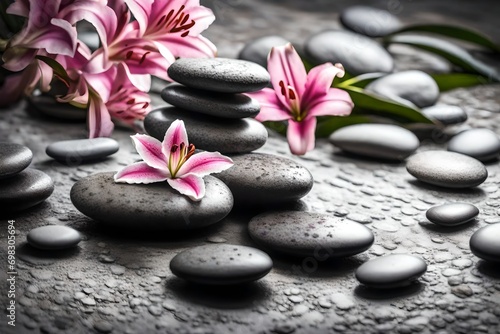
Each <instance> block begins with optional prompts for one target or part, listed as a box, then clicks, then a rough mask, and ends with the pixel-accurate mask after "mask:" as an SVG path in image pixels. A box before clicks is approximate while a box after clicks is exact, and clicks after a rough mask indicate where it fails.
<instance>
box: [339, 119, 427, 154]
mask: <svg viewBox="0 0 500 334" xmlns="http://www.w3.org/2000/svg"><path fill="white" fill-rule="evenodd" d="M330 142H331V143H332V144H333V145H335V146H337V147H339V148H341V149H342V150H344V151H346V152H350V153H355V154H359V155H362V156H366V157H371V158H379V159H388V160H404V159H405V158H406V157H408V156H409V155H410V154H412V153H414V152H415V151H416V150H417V148H418V146H419V145H420V141H419V140H418V138H417V136H415V135H414V134H413V133H412V132H411V131H409V130H406V129H405V128H402V127H400V126H397V125H391V124H356V125H350V126H346V127H343V128H341V129H339V130H337V131H335V132H334V133H333V134H332V135H331V136H330Z"/></svg>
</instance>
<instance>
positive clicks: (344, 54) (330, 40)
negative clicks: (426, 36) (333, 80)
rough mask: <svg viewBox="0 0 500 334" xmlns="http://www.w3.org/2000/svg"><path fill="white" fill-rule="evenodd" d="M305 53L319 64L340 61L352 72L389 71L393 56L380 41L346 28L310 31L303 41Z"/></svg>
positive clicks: (356, 73)
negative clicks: (307, 37)
mask: <svg viewBox="0 0 500 334" xmlns="http://www.w3.org/2000/svg"><path fill="white" fill-rule="evenodd" d="M305 53H306V56H307V57H309V58H310V59H311V60H313V61H314V62H316V63H319V64H322V63H326V62H331V63H342V65H344V68H345V69H346V71H347V72H349V73H350V74H352V75H359V74H364V73H372V72H383V73H389V72H392V70H393V68H394V60H393V59H392V57H391V55H390V54H389V53H388V52H387V51H386V50H385V49H384V48H383V47H382V46H381V45H380V44H378V43H377V42H376V41H374V40H372V39H370V38H368V37H366V36H363V35H360V34H356V33H353V32H350V31H342V30H326V31H322V32H320V33H317V34H314V35H312V36H311V37H309V39H308V40H307V41H306V43H305ZM374 59H376V61H374Z"/></svg>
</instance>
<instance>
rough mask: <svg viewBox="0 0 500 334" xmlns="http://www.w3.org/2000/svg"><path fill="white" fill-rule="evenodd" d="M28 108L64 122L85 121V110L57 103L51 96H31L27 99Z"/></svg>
mask: <svg viewBox="0 0 500 334" xmlns="http://www.w3.org/2000/svg"><path fill="white" fill-rule="evenodd" d="M27 101H28V103H29V104H30V106H32V107H33V108H35V109H36V110H38V111H39V112H40V113H42V114H44V115H47V116H50V117H54V118H58V119H61V120H66V121H75V122H76V121H81V122H83V121H85V120H86V119H87V110H85V109H82V108H77V107H75V106H72V105H71V104H69V103H60V102H57V101H56V99H55V98H54V96H51V95H46V94H42V95H31V96H28V98H27Z"/></svg>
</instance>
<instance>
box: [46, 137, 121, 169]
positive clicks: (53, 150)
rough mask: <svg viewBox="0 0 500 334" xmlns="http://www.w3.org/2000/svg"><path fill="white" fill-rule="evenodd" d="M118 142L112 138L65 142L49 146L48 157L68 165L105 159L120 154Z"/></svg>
mask: <svg viewBox="0 0 500 334" xmlns="http://www.w3.org/2000/svg"><path fill="white" fill-rule="evenodd" d="M119 148H120V146H119V145H118V142H117V141H116V140H114V139H111V138H92V139H75V140H63V141H58V142H55V143H52V144H50V145H49V146H47V149H46V151H45V152H46V153H47V155H48V156H50V157H52V158H54V159H55V160H57V161H60V162H63V163H66V164H68V165H72V164H73V165H76V164H79V163H81V162H85V161H94V160H99V159H104V158H105V157H107V156H110V155H111V154H114V153H116V152H118V150H119Z"/></svg>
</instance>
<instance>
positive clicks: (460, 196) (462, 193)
mask: <svg viewBox="0 0 500 334" xmlns="http://www.w3.org/2000/svg"><path fill="white" fill-rule="evenodd" d="M408 183H409V184H410V185H411V186H413V187H415V188H419V189H421V190H426V191H435V192H440V193H443V194H446V195H448V196H453V195H457V197H456V198H457V199H456V200H457V201H460V200H468V199H474V200H479V199H482V198H484V197H486V193H485V191H484V190H483V189H481V188H479V187H475V188H445V187H439V186H435V185H432V184H429V183H425V182H422V181H419V180H417V179H413V180H408ZM448 200H449V201H454V200H455V199H454V198H453V197H450V198H448Z"/></svg>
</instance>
